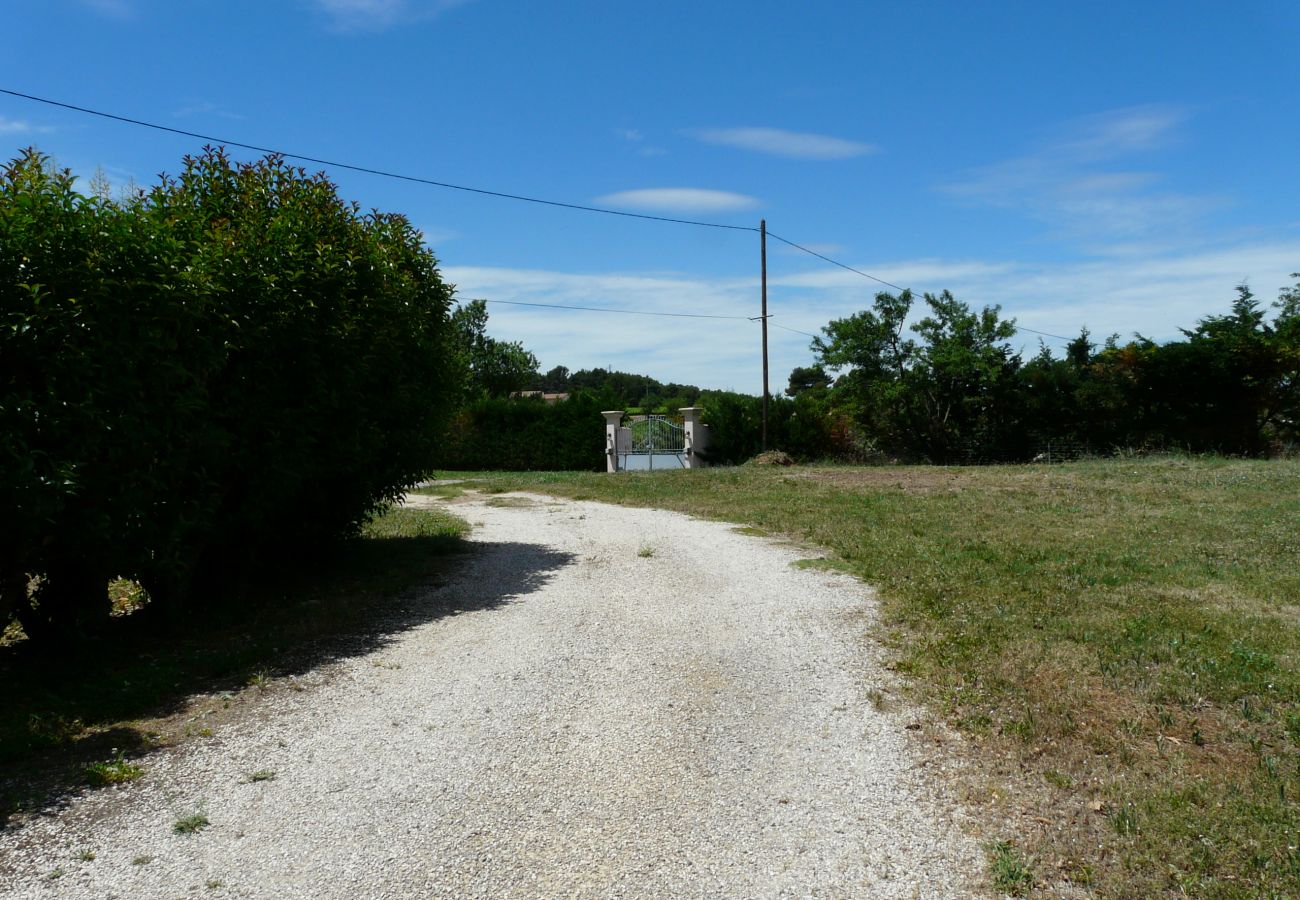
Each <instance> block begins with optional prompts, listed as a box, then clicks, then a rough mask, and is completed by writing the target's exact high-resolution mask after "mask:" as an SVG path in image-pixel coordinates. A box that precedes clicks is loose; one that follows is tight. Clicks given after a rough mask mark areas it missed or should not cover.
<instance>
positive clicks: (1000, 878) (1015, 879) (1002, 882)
mask: <svg viewBox="0 0 1300 900" xmlns="http://www.w3.org/2000/svg"><path fill="white" fill-rule="evenodd" d="M988 856H989V877H990V879H991V880H992V882H993V887H995V888H997V889H998V890H999V891H1001V892H1002V893H1003V894H1010V895H1011V896H1012V897H1023V896H1024V895H1025V894H1028V893H1029V891H1030V890H1031V889H1032V888H1033V886H1034V873H1033V870H1032V869H1031V868H1030V866H1029V863H1028V862H1027V861H1026V860H1025V857H1024V854H1022V853H1021V852H1020V850H1019V849H1018V848H1017V847H1016V845H1015V844H1013V843H1011V842H1010V841H998V842H997V843H994V844H992V845H990V846H989V847H988Z"/></svg>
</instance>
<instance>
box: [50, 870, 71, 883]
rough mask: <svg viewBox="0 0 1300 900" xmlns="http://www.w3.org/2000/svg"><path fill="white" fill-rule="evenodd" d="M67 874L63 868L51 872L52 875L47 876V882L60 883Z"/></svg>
mask: <svg viewBox="0 0 1300 900" xmlns="http://www.w3.org/2000/svg"><path fill="white" fill-rule="evenodd" d="M66 874H67V873H66V872H65V871H63V869H62V868H59V869H53V870H51V872H50V874H48V875H46V876H45V880H46V881H58V880H59V879H60V878H62V877H63V876H64V875H66Z"/></svg>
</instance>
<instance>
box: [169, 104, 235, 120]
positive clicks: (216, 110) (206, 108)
mask: <svg viewBox="0 0 1300 900" xmlns="http://www.w3.org/2000/svg"><path fill="white" fill-rule="evenodd" d="M172 115H174V116H175V117H176V118H178V119H184V118H189V117H190V116H207V117H209V118H218V119H233V120H240V119H243V118H244V116H241V115H240V114H239V113H232V112H230V111H229V110H226V109H222V108H221V107H220V106H217V104H215V103H212V102H211V101H208V100H204V101H200V102H198V103H191V104H189V105H188V106H182V107H181V108H180V109H178V110H176V112H174V113H172Z"/></svg>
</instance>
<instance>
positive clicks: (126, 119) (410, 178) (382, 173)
mask: <svg viewBox="0 0 1300 900" xmlns="http://www.w3.org/2000/svg"><path fill="white" fill-rule="evenodd" d="M0 94H8V95H9V96H11V97H19V98H21V99H23V100H31V101H33V102H35V103H44V104H46V105H47V106H56V107H59V108H61V109H67V110H72V111H73V112H79V113H85V114H86V115H91V116H98V117H100V118H102V119H110V120H112V121H114V122H122V123H124V124H127V125H137V126H139V127H141V128H151V129H154V130H155V131H163V132H167V133H169V134H177V135H181V136H182V137H190V138H197V139H198V140H201V141H209V142H212V143H216V144H225V145H228V146H231V147H240V148H243V149H245V150H253V151H255V152H257V153H269V154H274V155H276V156H282V157H284V158H285V159H296V160H301V161H302V162H309V163H315V164H316V165H321V166H331V167H333V168H336V169H345V170H347V171H351V172H360V173H363V174H366V175H377V176H379V177H381V178H393V179H397V180H399V181H407V182H412V183H415V184H424V185H429V186H431V187H440V188H447V189H449V190H453V191H464V192H466V193H471V194H480V195H483V196H486V197H498V198H501V199H503V200H519V201H521V202H524V203H536V204H539V205H542V206H554V207H558V208H560V209H572V210H577V211H579V212H592V213H600V214H602V215H607V216H622V217H624V218H628V219H644V220H647V221H651V222H667V223H670V224H673V225H693V226H696V227H699V228H721V229H725V230H728V231H749V232H754V233H757V232H758V231H759V229H758V228H754V227H753V226H750V225H726V224H723V223H721V222H704V221H700V220H697V219H677V218H671V217H669V216H652V215H649V214H647V213H634V212H625V211H623V210H617V209H606V208H604V207H600V206H587V205H584V204H581V203H566V202H563V201H560V200H545V199H542V198H539V197H528V196H525V195H523V194H511V193H506V192H504V191H492V190H488V189H486V188H476V187H467V186H466V185H462V184H452V183H450V182H447V181H436V180H434V179H432V178H423V177H419V176H416V175H404V174H402V173H400V172H389V171H386V170H384V169H375V168H371V167H369V166H360V165H355V164H353V163H344V162H338V161H336V160H329V159H324V158H322V157H318V156H308V155H306V154H303V153H290V152H288V151H285V150H276V149H274V148H271V147H262V146H259V145H257V144H249V143H246V142H244V141H233V140H230V139H229V138H222V137H216V136H214V135H210V134H202V133H200V132H197V131H186V130H185V129H183V128H173V127H171V126H169V125H160V124H158V123H157V122H148V121H145V120H143V119H134V118H131V117H130V116H122V115H117V114H116V113H109V112H104V111H102V110H98V109H91V108H89V107H86V106H77V105H76V104H73V103H64V102H63V101H60V100H51V99H49V98H48V97H38V96H36V95H34V94H25V93H23V92H21V91H14V90H10V89H8V88H3V87H0ZM767 235H768V236H769V237H771V238H773V239H775V240H778V241H780V242H781V243H783V244H787V245H789V246H791V247H793V248H794V249H796V250H801V251H803V252H804V253H807V254H809V255H810V256H815V257H817V258H818V259H820V260H823V261H825V262H828V263H830V264H831V265H833V266H839V267H840V268H841V269H845V270H847V271H849V272H852V273H854V274H855V275H860V276H862V277H863V278H868V279H870V280H872V281H874V282H876V283H878V284H883V285H884V286H885V287H891V288H893V289H894V290H897V291H904V290H908V289H907V288H904V287H902V286H901V285H897V284H894V283H893V282H892V281H886V280H885V279H883V278H877V277H876V276H875V275H872V274H871V273H869V272H864V271H862V270H861V269H856V268H854V267H853V266H850V265H848V264H846V263H842V262H840V261H839V260H837V259H832V258H831V257H829V256H826V255H825V254H823V253H818V252H817V251H816V250H812V249H810V248H808V247H805V246H803V245H802V244H797V243H795V242H794V241H792V240H790V239H789V238H783V237H781V235H779V234H776V233H774V232H772V231H768V232H767ZM491 302H494V303H510V304H512V305H515V306H539V307H552V308H556V309H580V310H585V311H589V312H620V313H626V314H628V315H643V316H673V317H679V318H692V319H743V318H748V317H746V316H709V315H702V314H690V313H651V312H635V311H633V310H617V309H603V308H598V307H582V306H559V305H555V304H546V303H524V302H521V301H511V300H494V301H491ZM772 324H774V325H776V323H775V322H774V323H772ZM776 327H777V328H784V329H785V330H786V331H794V332H795V333H796V334H803V335H807V336H808V337H816V335H811V334H808V332H806V331H797V330H796V329H793V328H786V327H785V326H784V325H776ZM1015 327H1016V330H1018V331H1026V332H1029V333H1030V334H1037V335H1040V336H1042V337H1049V338H1054V339H1056V340H1060V341H1070V340H1073V338H1068V337H1063V336H1062V335H1059V334H1050V333H1048V332H1046V331H1035V330H1034V329H1032V328H1025V327H1024V326H1022V325H1016V326H1015Z"/></svg>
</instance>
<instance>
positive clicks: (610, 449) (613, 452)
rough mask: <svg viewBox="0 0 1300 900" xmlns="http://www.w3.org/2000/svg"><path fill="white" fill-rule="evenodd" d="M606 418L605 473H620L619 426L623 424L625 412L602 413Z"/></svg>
mask: <svg viewBox="0 0 1300 900" xmlns="http://www.w3.org/2000/svg"><path fill="white" fill-rule="evenodd" d="M601 415H602V416H604V417H605V471H606V472H617V471H618V426H619V425H620V424H621V423H622V422H623V410H621V409H611V410H607V411H605V412H602V413H601Z"/></svg>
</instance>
